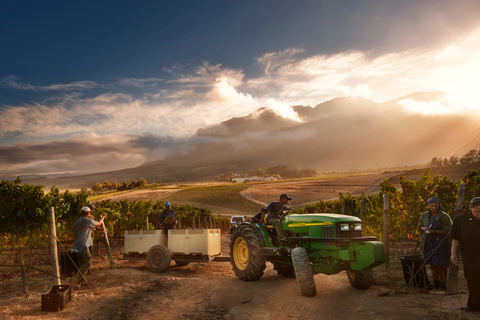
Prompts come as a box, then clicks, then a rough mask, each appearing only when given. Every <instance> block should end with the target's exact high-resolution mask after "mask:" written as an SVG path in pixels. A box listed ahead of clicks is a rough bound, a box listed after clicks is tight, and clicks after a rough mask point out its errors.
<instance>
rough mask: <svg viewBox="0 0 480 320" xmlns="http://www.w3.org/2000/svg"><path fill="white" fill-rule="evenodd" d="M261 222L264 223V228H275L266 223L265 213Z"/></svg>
mask: <svg viewBox="0 0 480 320" xmlns="http://www.w3.org/2000/svg"><path fill="white" fill-rule="evenodd" d="M263 222H264V224H265V228H267V229H271V230H273V229H275V227H274V226H272V225H271V224H267V215H265V217H264V218H263Z"/></svg>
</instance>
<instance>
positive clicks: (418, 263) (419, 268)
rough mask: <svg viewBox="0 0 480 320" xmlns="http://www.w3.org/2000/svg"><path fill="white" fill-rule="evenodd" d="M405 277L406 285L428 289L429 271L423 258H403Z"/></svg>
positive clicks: (401, 259)
mask: <svg viewBox="0 0 480 320" xmlns="http://www.w3.org/2000/svg"><path fill="white" fill-rule="evenodd" d="M400 261H401V262H402V269H403V276H404V278H405V284H407V285H408V286H411V287H419V288H428V287H429V286H430V282H429V281H428V276H427V270H426V269H425V265H424V264H423V262H424V261H423V258H422V257H420V256H401V257H400Z"/></svg>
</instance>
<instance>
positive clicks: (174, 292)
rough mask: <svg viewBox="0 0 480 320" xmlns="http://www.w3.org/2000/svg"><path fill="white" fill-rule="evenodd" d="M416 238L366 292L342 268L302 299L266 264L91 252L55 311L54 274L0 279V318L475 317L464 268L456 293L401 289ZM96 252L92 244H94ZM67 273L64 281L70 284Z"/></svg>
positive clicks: (225, 242)
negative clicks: (51, 300) (246, 270)
mask: <svg viewBox="0 0 480 320" xmlns="http://www.w3.org/2000/svg"><path fill="white" fill-rule="evenodd" d="M229 243H230V238H229V236H228V235H222V254H223V255H228V254H229V252H228V246H229ZM413 248H414V244H412V243H397V244H395V246H394V247H393V248H391V249H390V253H391V258H390V259H391V262H390V269H389V270H388V271H387V270H386V268H385V265H381V266H378V267H376V268H375V269H374V274H375V282H374V285H373V286H372V287H371V288H370V289H368V290H357V289H354V288H352V287H351V286H350V284H349V282H348V279H347V276H346V273H345V272H341V273H339V274H337V275H322V274H319V275H315V282H316V286H317V295H316V296H314V297H303V296H301V295H300V290H299V287H298V285H297V282H296V280H295V279H291V278H285V277H281V276H279V275H277V273H276V271H275V270H274V269H273V266H272V265H271V264H270V263H267V269H266V270H265V274H264V276H263V277H262V278H261V279H260V280H258V281H255V282H243V281H240V280H238V279H236V278H235V275H234V273H233V271H232V267H231V265H230V263H229V262H215V261H210V262H202V263H190V264H189V265H188V266H183V267H180V266H177V265H175V263H174V262H172V266H171V267H170V268H169V269H168V270H167V271H166V272H164V273H152V272H150V271H149V269H148V268H147V266H146V262H145V261H132V260H120V259H118V257H119V256H120V253H121V252H116V253H115V256H116V257H117V258H116V259H115V264H116V268H115V269H110V268H109V262H108V259H107V257H106V254H105V253H104V252H102V251H100V255H98V254H94V261H93V267H92V272H91V273H90V274H89V275H88V281H89V283H90V286H89V287H85V288H82V289H80V290H76V291H74V292H73V293H72V300H71V301H69V302H68V303H67V304H66V306H65V308H64V309H63V310H61V311H58V312H42V311H41V295H42V294H43V293H45V292H46V291H47V290H48V289H49V288H50V286H52V285H53V284H54V280H53V277H52V276H49V275H45V274H43V273H39V272H35V270H30V271H29V273H28V277H27V287H28V293H27V294H26V295H24V294H23V292H22V280H21V278H20V277H19V276H18V274H17V275H14V276H12V275H11V274H10V276H8V277H5V276H4V279H3V280H1V282H0V319H75V320H76V319H78V320H80V319H82V320H87V319H100V320H102V319H159V318H161V319H191V320H201V319H202V320H203V319H205V320H206V319H222V320H223V319H225V320H246V319H248V320H250V319H279V320H280V319H298V320H308V319H348V320H350V319H352V320H355V319H362V320H363V319H409V318H410V319H437V320H438V319H480V315H477V314H471V313H465V312H462V311H460V307H462V306H465V305H466V300H467V297H468V293H467V292H466V286H465V281H464V279H463V273H462V272H460V293H459V294H456V295H446V294H445V292H443V291H426V290H422V289H418V288H408V287H405V281H404V277H403V273H402V267H401V264H400V256H401V255H404V254H409V253H412V252H413ZM94 253H95V250H94ZM68 280H69V278H67V279H66V281H63V284H68Z"/></svg>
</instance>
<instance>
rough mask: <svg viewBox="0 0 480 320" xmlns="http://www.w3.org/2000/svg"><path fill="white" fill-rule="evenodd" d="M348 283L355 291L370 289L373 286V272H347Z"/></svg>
mask: <svg viewBox="0 0 480 320" xmlns="http://www.w3.org/2000/svg"><path fill="white" fill-rule="evenodd" d="M347 276H348V281H350V284H351V285H352V287H354V288H355V289H368V288H370V286H371V285H372V284H373V270H372V269H370V270H352V269H348V270H347Z"/></svg>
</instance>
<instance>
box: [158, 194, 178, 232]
mask: <svg viewBox="0 0 480 320" xmlns="http://www.w3.org/2000/svg"><path fill="white" fill-rule="evenodd" d="M160 224H161V225H162V227H163V230H165V233H166V234H167V235H168V230H170V229H176V225H177V215H176V213H175V211H173V209H172V206H171V205H170V202H168V201H167V202H165V209H164V210H163V211H162V213H160Z"/></svg>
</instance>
